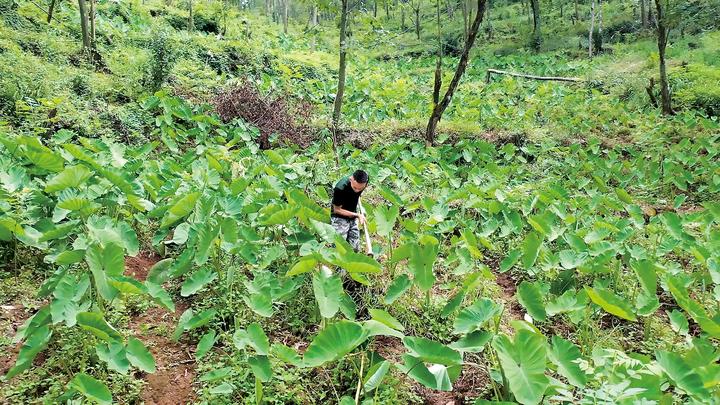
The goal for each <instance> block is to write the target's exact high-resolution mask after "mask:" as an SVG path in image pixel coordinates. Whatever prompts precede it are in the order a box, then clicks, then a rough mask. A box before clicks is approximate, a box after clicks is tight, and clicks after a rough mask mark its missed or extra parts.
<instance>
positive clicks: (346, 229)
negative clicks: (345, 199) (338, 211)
mask: <svg viewBox="0 0 720 405" xmlns="http://www.w3.org/2000/svg"><path fill="white" fill-rule="evenodd" d="M330 223H331V224H332V226H333V228H335V230H336V231H337V233H339V234H340V235H341V236H342V237H343V238H344V239H345V240H346V241H348V243H349V244H350V246H352V248H353V250H355V251H356V252H357V251H358V250H359V249H360V229H358V225H357V221H356V220H355V219H346V218H338V217H330Z"/></svg>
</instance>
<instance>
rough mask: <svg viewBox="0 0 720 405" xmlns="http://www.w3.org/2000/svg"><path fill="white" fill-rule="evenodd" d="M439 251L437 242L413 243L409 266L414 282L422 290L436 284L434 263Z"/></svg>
mask: <svg viewBox="0 0 720 405" xmlns="http://www.w3.org/2000/svg"><path fill="white" fill-rule="evenodd" d="M437 253H438V245H437V244H436V243H428V244H426V245H423V246H421V245H419V244H417V243H413V244H412V247H411V251H410V259H409V260H408V268H409V270H410V273H411V274H412V275H413V282H414V283H415V285H417V286H418V288H420V290H422V291H428V290H430V288H432V286H433V285H434V284H435V274H434V273H433V265H434V264H435V259H436V258H437Z"/></svg>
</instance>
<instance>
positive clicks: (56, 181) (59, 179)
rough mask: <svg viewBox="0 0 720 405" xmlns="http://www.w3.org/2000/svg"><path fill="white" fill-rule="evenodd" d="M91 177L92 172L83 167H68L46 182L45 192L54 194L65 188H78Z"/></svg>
mask: <svg viewBox="0 0 720 405" xmlns="http://www.w3.org/2000/svg"><path fill="white" fill-rule="evenodd" d="M91 176H92V172H90V170H89V169H88V168H87V167H85V166H82V165H78V166H68V167H66V168H65V170H63V171H62V172H60V173H58V174H57V175H56V176H55V177H53V178H52V179H50V180H49V181H48V182H47V184H46V185H45V192H46V193H55V192H58V191H62V190H65V189H66V188H71V187H79V186H80V185H81V184H83V183H85V182H86V181H87V180H88V179H89V178H90V177H91Z"/></svg>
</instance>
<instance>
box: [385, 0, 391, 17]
mask: <svg viewBox="0 0 720 405" xmlns="http://www.w3.org/2000/svg"><path fill="white" fill-rule="evenodd" d="M385 19H386V20H388V21H390V0H385Z"/></svg>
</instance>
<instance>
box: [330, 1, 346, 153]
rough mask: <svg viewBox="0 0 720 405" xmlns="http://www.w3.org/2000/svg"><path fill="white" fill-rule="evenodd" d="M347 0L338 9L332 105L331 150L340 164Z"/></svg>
mask: <svg viewBox="0 0 720 405" xmlns="http://www.w3.org/2000/svg"><path fill="white" fill-rule="evenodd" d="M348 1H349V0H341V5H342V8H341V10H340V13H341V14H340V66H339V68H338V87H337V92H336V93H335V105H334V106H333V116H332V126H333V128H332V134H333V151H334V152H335V163H336V164H338V165H340V157H339V156H338V152H337V130H338V127H339V125H340V112H341V110H342V102H343V95H344V94H345V74H346V72H347V18H348Z"/></svg>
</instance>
